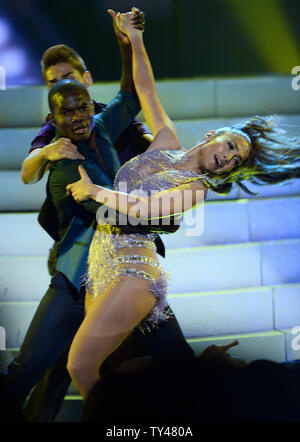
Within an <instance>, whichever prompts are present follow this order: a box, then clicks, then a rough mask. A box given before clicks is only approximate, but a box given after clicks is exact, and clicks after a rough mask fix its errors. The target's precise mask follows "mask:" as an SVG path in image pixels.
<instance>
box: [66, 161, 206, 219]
mask: <svg viewBox="0 0 300 442" xmlns="http://www.w3.org/2000/svg"><path fill="white" fill-rule="evenodd" d="M78 170H79V173H80V177H81V178H80V180H79V181H76V182H75V183H72V184H69V185H67V186H66V190H67V194H70V193H71V194H72V196H73V198H74V199H75V201H76V202H77V203H81V202H82V201H85V200H87V199H92V200H94V201H96V202H98V203H100V204H103V205H105V206H107V207H108V208H110V209H112V210H116V211H118V212H120V213H123V214H125V215H128V216H131V217H134V218H139V219H157V218H165V217H169V216H172V215H182V214H183V213H184V212H187V211H188V210H190V209H193V208H194V207H196V206H198V205H199V204H200V203H203V202H204V199H205V196H206V192H207V188H206V186H205V185H204V184H203V183H202V182H201V181H199V180H197V181H195V182H190V183H187V184H183V185H179V186H174V188H172V189H168V190H164V191H161V192H158V193H156V194H154V195H151V196H149V197H148V196H137V195H134V194H128V193H125V192H118V191H115V190H111V189H107V188H104V187H102V186H98V185H96V184H93V183H92V181H91V180H90V178H89V176H88V174H87V173H86V171H85V169H84V168H83V166H79V167H78Z"/></svg>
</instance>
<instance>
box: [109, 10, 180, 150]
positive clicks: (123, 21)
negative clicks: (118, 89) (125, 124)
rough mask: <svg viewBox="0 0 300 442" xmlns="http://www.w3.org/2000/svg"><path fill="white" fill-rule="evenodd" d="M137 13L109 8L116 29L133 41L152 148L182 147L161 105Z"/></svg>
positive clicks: (137, 84) (138, 87)
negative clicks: (136, 19) (135, 24)
mask: <svg viewBox="0 0 300 442" xmlns="http://www.w3.org/2000/svg"><path fill="white" fill-rule="evenodd" d="M134 12H135V8H133V9H132V12H129V13H126V14H120V13H118V14H116V13H115V12H114V11H111V10H109V13H110V14H111V15H112V16H113V17H114V20H115V23H116V26H117V28H118V29H119V30H120V31H121V32H122V33H123V34H125V35H126V36H127V37H128V39H129V40H130V43H131V49H132V74H133V80H134V85H135V90H136V93H137V95H138V97H139V100H140V104H141V107H142V111H143V114H144V117H145V119H146V122H147V124H148V126H149V128H150V131H151V132H152V134H153V136H154V137H155V138H154V141H153V142H152V143H151V145H150V147H149V149H153V148H156V147H162V148H163V147H166V148H169V149H179V148H180V143H179V140H178V138H177V134H176V130H175V126H174V124H173V123H172V121H171V120H170V118H169V117H168V115H167V114H166V112H165V110H164V108H163V107H162V105H161V103H160V101H159V98H158V95H157V90H156V85H155V80H154V75H153V71H152V67H151V63H150V60H149V57H148V54H147V52H146V49H145V46H144V42H143V34H142V31H141V30H139V29H137V28H136V27H135V26H134Z"/></svg>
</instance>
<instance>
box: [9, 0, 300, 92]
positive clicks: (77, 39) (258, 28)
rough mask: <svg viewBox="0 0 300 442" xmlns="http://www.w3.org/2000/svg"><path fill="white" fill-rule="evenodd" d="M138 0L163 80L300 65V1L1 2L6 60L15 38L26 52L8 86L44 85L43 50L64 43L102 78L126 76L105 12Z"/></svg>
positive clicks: (124, 8) (155, 64) (122, 8)
mask: <svg viewBox="0 0 300 442" xmlns="http://www.w3.org/2000/svg"><path fill="white" fill-rule="evenodd" d="M132 6H136V7H139V8H140V9H141V10H143V11H144V12H145V15H146V21H147V23H146V30H145V33H144V39H145V44H146V47H147V49H148V52H149V55H150V58H151V60H152V63H153V68H154V72H155V76H156V78H159V79H164V78H179V77H181V78H182V77H200V76H210V77H211V76H228V75H249V74H250V75H251V74H262V73H271V72H277V73H283V74H290V73H291V69H292V67H293V66H297V65H300V26H299V23H300V1H299V0H131V1H127V0H63V1H53V0H2V2H1V5H0V17H1V18H2V19H5V21H6V22H7V23H9V26H10V29H11V30H12V32H11V36H10V43H9V42H6V44H5V45H4V47H2V48H1V45H0V65H2V66H3V65H4V67H6V66H5V63H6V61H5V60H8V59H9V56H7V57H6V59H5V58H4V55H3V54H4V53H5V52H3V51H4V50H7V47H8V44H12V45H14V47H15V46H19V47H20V48H22V50H23V51H24V54H25V62H24V60H23V63H24V69H23V71H22V70H21V65H19V72H18V74H16V72H15V73H13V72H14V68H16V67H17V66H16V63H18V62H17V61H12V69H11V71H9V69H8V68H7V83H8V85H9V84H10V83H16V84H36V83H41V76H40V72H39V61H40V58H41V55H42V53H43V51H44V50H45V49H46V48H48V47H49V46H51V45H54V44H57V43H65V44H67V45H69V46H71V47H73V48H74V49H76V50H77V51H78V52H79V53H80V54H81V55H82V56H83V58H84V60H85V62H86V64H87V67H88V69H90V70H91V71H92V74H93V77H94V80H95V81H114V80H119V78H120V59H119V50H118V46H117V43H116V40H115V37H114V34H113V31H112V25H111V17H110V16H109V15H108V14H107V12H106V10H107V9H108V8H111V9H115V10H117V11H120V12H126V11H127V10H129V9H130V8H131V7H132ZM1 53H2V58H1ZM15 71H18V69H15ZM20 71H22V72H21V73H20Z"/></svg>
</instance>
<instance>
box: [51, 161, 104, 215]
mask: <svg viewBox="0 0 300 442" xmlns="http://www.w3.org/2000/svg"><path fill="white" fill-rule="evenodd" d="M80 164H83V165H84V167H85V168H86V170H87V173H88V176H89V177H90V178H91V179H92V180H93V181H94V180H95V181H96V182H97V183H99V184H100V183H101V182H102V179H101V176H100V175H99V173H98V171H97V170H96V169H95V168H94V167H93V166H92V165H91V164H89V163H88V162H87V161H82V160H75V161H74V160H72V161H71V160H61V161H57V162H55V163H53V164H52V170H51V174H50V178H49V191H50V195H51V198H52V201H53V203H54V205H55V207H56V209H57V210H58V212H60V213H63V214H64V217H65V220H66V221H68V222H70V221H71V219H72V218H73V217H74V216H79V217H80V218H87V217H88V218H89V217H90V216H91V215H92V216H94V215H95V214H96V212H97V210H98V209H99V207H100V206H101V204H99V203H97V202H95V201H93V200H91V199H90V200H86V201H84V202H82V203H81V204H78V203H76V202H75V201H74V199H73V198H72V196H71V195H69V194H67V191H66V186H67V185H68V184H70V183H73V182H74V181H76V180H78V179H80V174H79V172H78V165H80ZM89 220H90V218H89Z"/></svg>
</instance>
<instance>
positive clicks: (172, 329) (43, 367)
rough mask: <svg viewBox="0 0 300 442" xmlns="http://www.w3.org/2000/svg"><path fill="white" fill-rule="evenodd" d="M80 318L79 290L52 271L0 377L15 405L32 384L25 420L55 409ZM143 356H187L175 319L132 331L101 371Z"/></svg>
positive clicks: (66, 384)
mask: <svg viewBox="0 0 300 442" xmlns="http://www.w3.org/2000/svg"><path fill="white" fill-rule="evenodd" d="M83 317H84V293H83V292H81V293H80V294H78V292H77V290H76V289H75V288H74V287H73V286H72V284H71V283H70V282H69V281H68V280H67V278H65V277H64V275H62V274H61V273H56V274H55V275H54V277H53V278H52V280H51V284H50V286H49V289H48V291H47V292H46V294H45V296H44V298H43V299H42V301H41V302H40V305H39V307H38V309H37V311H36V313H35V315H34V318H33V320H32V322H31V324H30V327H29V329H28V331H27V334H26V337H25V340H24V342H23V344H22V346H21V349H20V354H19V356H18V357H17V358H16V359H15V360H14V361H13V362H12V363H11V364H10V365H9V367H8V369H7V374H5V375H2V377H3V378H5V386H6V390H7V391H8V394H9V395H10V396H11V398H13V399H14V401H15V403H16V405H17V406H18V407H21V406H22V405H23V404H24V402H25V400H26V397H27V396H28V394H29V393H30V391H31V389H32V388H33V387H34V386H35V385H36V384H37V385H36V387H35V389H34V390H33V392H32V394H31V396H30V398H29V400H28V401H27V404H26V406H25V409H24V412H25V415H26V418H27V419H28V420H31V421H49V420H53V419H54V417H55V415H56V413H57V411H58V410H59V408H60V406H61V404H62V401H63V398H64V396H65V393H66V392H67V390H68V387H69V384H70V377H69V375H68V372H67V370H66V361H67V353H68V349H69V346H70V344H71V342H72V340H73V338H74V335H75V333H76V332H77V330H78V328H79V326H80V324H81V322H82V320H83ZM147 355H149V356H150V355H151V356H153V357H155V358H157V359H159V360H166V359H168V360H174V363H176V359H177V360H178V358H180V360H183V359H185V358H186V359H187V360H191V358H193V352H192V350H191V349H190V347H189V345H188V344H187V343H186V341H185V339H184V337H183V335H182V332H181V330H180V328H179V326H178V323H177V321H176V319H175V318H170V319H169V320H168V321H166V322H165V323H163V324H162V325H161V326H160V328H159V329H158V330H153V331H152V332H151V333H146V334H143V333H141V332H140V331H138V330H137V329H136V330H135V331H134V332H133V333H132V335H131V336H130V337H129V338H127V340H126V341H124V343H123V344H122V345H121V346H120V347H119V348H118V349H117V350H116V351H115V352H114V353H113V354H112V355H111V356H110V357H109V358H108V359H107V361H106V362H105V363H104V364H103V366H102V369H103V372H104V374H105V372H109V371H110V370H113V369H114V368H117V367H118V366H119V365H120V364H121V362H123V361H124V360H126V359H130V358H132V357H138V356H147ZM51 367H52V368H51ZM102 369H101V374H102V373H103V372H102ZM45 374H46V376H44V375H45ZM42 378H43V379H42ZM41 379H42V380H41ZM39 381H40V382H39Z"/></svg>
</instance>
